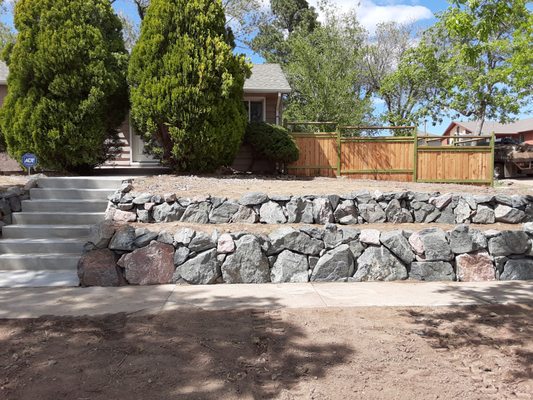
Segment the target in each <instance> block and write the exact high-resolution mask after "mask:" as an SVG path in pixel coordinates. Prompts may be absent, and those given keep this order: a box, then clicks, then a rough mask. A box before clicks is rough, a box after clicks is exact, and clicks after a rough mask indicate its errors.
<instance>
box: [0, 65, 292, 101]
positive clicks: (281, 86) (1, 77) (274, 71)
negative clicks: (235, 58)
mask: <svg viewBox="0 0 533 400" xmlns="http://www.w3.org/2000/svg"><path fill="white" fill-rule="evenodd" d="M8 74H9V69H8V68H7V65H6V64H5V63H4V62H3V61H0V84H4V85H5V84H7V75H8ZM244 91H245V92H249V93H250V92H252V93H253V92H261V93H278V92H280V93H290V92H291V87H290V86H289V82H287V78H286V77H285V74H284V73H283V71H282V70H281V67H280V65H279V64H254V65H253V67H252V76H251V77H250V78H248V79H247V80H246V82H245V83H244Z"/></svg>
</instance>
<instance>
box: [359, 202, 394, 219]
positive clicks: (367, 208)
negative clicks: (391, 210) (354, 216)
mask: <svg viewBox="0 0 533 400" xmlns="http://www.w3.org/2000/svg"><path fill="white" fill-rule="evenodd" d="M359 214H360V215H361V217H363V219H364V220H365V221H366V222H368V223H369V224H374V223H377V222H385V220H386V219H387V216H386V215H385V211H383V209H382V208H381V206H380V205H379V204H372V203H368V204H359Z"/></svg>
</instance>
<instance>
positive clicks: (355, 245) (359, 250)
mask: <svg viewBox="0 0 533 400" xmlns="http://www.w3.org/2000/svg"><path fill="white" fill-rule="evenodd" d="M348 246H349V247H350V251H351V252H352V256H353V258H354V259H355V260H357V258H359V256H360V255H361V254H363V251H365V248H366V247H365V246H364V245H363V244H362V243H361V242H360V241H359V240H352V241H351V242H349V243H348Z"/></svg>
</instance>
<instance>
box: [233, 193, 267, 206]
mask: <svg viewBox="0 0 533 400" xmlns="http://www.w3.org/2000/svg"><path fill="white" fill-rule="evenodd" d="M267 201H268V196H267V195H266V194H265V193H246V194H244V195H243V196H242V197H241V198H240V199H239V204H240V205H243V206H258V205H261V204H263V203H266V202H267Z"/></svg>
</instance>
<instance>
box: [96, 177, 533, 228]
mask: <svg viewBox="0 0 533 400" xmlns="http://www.w3.org/2000/svg"><path fill="white" fill-rule="evenodd" d="M131 190H132V186H131V184H130V183H127V182H126V183H124V185H123V187H122V189H121V190H119V191H117V192H116V193H115V194H113V195H111V196H110V197H109V205H108V209H107V213H106V214H107V216H106V218H107V219H110V220H114V221H117V222H144V223H151V222H172V221H182V222H191V223H199V224H207V223H211V224H221V223H232V222H235V223H266V224H284V223H304V224H321V225H324V224H326V223H337V224H342V225H352V224H363V223H379V222H392V223H410V222H417V223H422V222H425V223H432V222H436V223H445V224H456V223H457V224H462V223H475V224H492V223H495V222H503V223H509V224H518V223H523V222H530V221H533V196H530V195H512V196H511V195H503V194H502V195H460V194H450V193H446V194H440V193H420V192H407V191H406V192H395V193H382V192H374V193H370V192H368V191H360V192H355V193H349V194H344V195H308V196H268V195H266V194H264V193H248V194H246V195H244V196H242V197H241V198H240V199H239V200H231V199H230V200H228V199H226V198H220V197H212V196H206V197H202V198H193V199H190V198H184V197H179V198H178V197H176V195H174V194H166V195H153V194H150V193H132V192H131Z"/></svg>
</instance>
